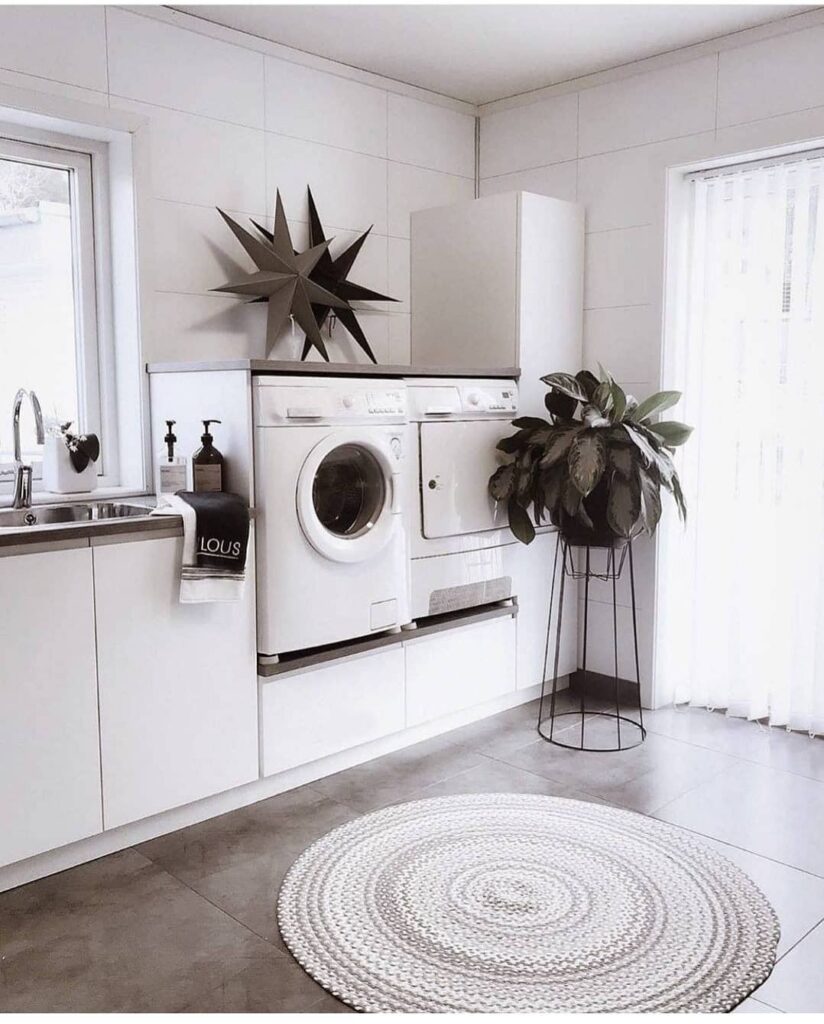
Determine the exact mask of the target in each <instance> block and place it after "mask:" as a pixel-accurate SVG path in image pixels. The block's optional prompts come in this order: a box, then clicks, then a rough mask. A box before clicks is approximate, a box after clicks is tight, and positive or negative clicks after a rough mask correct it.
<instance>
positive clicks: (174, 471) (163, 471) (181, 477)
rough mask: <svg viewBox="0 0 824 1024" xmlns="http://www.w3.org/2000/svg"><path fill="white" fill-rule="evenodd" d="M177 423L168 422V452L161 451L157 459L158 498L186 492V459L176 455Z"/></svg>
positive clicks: (164, 439) (173, 421)
mask: <svg viewBox="0 0 824 1024" xmlns="http://www.w3.org/2000/svg"><path fill="white" fill-rule="evenodd" d="M176 422H177V421H176V420H166V436H165V437H164V438H163V442H164V444H165V445H166V450H165V451H163V450H162V449H161V451H160V453H159V455H158V457H157V484H156V491H157V494H158V496H160V495H161V494H175V493H177V491H185V490H186V483H187V481H186V476H187V467H186V459H184V458H183V457H182V456H180V455H175V442H176V441H177V437H176V436H175V433H174V430H173V429H172V428H173V427H174V425H175V423H176Z"/></svg>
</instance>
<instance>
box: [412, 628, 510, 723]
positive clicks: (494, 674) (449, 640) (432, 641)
mask: <svg viewBox="0 0 824 1024" xmlns="http://www.w3.org/2000/svg"><path fill="white" fill-rule="evenodd" d="M514 689H515V619H514V618H504V619H493V620H492V621H490V622H482V623H479V624H478V625H475V626H466V627H465V628H464V629H454V630H448V631H445V632H443V633H438V634H436V635H434V636H432V637H427V638H425V639H422V640H415V641H412V642H410V643H408V644H407V645H406V724H407V726H412V725H420V724H421V723H422V722H428V721H430V720H431V719H433V718H440V717H441V716H443V715H448V714H451V713H452V712H454V711H461V710H462V709H464V708H470V707H474V706H475V705H476V704H483V703H484V702H485V701H488V700H492V699H493V698H494V697H498V696H500V695H501V694H503V693H508V692H510V691H511V690H514Z"/></svg>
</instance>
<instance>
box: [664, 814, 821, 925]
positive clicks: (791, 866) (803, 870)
mask: <svg viewBox="0 0 824 1024" xmlns="http://www.w3.org/2000/svg"><path fill="white" fill-rule="evenodd" d="M678 799H680V797H676V800H678ZM670 803H675V801H674V800H672V801H670ZM664 806H665V807H668V806H669V804H665V805H664ZM662 809H663V808H659V809H658V810H657V811H651V812H649V814H648V815H647V816H648V817H650V818H655V820H656V821H660V822H661V824H663V825H670V826H672V828H678V829H681V831H683V832H689V833H690V834H691V835H694V836H700V837H701V838H702V839H708V840H710V842H713V843H720V844H721V845H722V846H729V847H731V848H732V849H733V850H740V851H741V853H748V854H750V855H751V856H752V857H760V858H761V860H766V861H769V862H770V863H771V864H777V865H778V866H779V867H782V868H789V869H790V870H791V871H800V872H801V874H802V875H809V877H810V878H815V879H816V880H817V881H819V882H824V874H820V875H819V874H817V873H816V872H815V871H810V870H809V868H802V867H799V866H798V865H797V864H790V863H788V862H787V861H784V860H778V858H777V857H769V856H768V855H767V854H766V853H759V852H758V850H751V849H750V848H749V847H748V846H737V845H736V844H735V843H731V842H730V841H729V840H727V839H719V838H718V836H713V835H710V834H709V833H708V832H701V831H700V830H699V829H697V828H690V827H689V826H688V825H682V824H681V823H680V822H677V821H669V820H668V819H667V818H660V817H659V814H660V813H661V810H662ZM822 920H824V919H822ZM818 923H819V924H820V923H821V922H818ZM816 927H818V925H816Z"/></svg>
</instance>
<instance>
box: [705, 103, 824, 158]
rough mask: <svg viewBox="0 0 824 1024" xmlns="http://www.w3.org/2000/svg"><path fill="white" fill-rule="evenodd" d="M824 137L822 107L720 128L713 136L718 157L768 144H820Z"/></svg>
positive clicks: (732, 154) (823, 107) (761, 147)
mask: <svg viewBox="0 0 824 1024" xmlns="http://www.w3.org/2000/svg"><path fill="white" fill-rule="evenodd" d="M822 139H824V106H822V107H811V108H810V109H809V110H799V111H796V112H795V113H792V114H780V115H779V116H777V117H768V118H765V119H764V120H763V121H749V122H747V123H746V124H739V125H733V126H731V127H729V128H719V129H718V131H717V132H716V137H715V152H716V155H717V156H721V157H723V156H728V155H730V156H734V155H737V154H740V153H746V152H748V151H752V150H759V149H768V148H770V147H771V146H788V145H797V144H800V143H805V142H812V141H814V142H816V143H819V142H820V141H821V140H822Z"/></svg>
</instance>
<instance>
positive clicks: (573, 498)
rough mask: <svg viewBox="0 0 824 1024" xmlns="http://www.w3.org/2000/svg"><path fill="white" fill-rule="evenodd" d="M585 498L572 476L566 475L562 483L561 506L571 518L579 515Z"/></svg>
mask: <svg viewBox="0 0 824 1024" xmlns="http://www.w3.org/2000/svg"><path fill="white" fill-rule="evenodd" d="M583 500H584V497H583V495H582V494H581V492H580V491H579V490H578V488H577V487H576V486H575V484H574V483H573V482H572V480H571V479H570V477H566V478H565V479H564V481H563V483H562V484H561V506H562V508H563V510H564V512H566V514H567V515H568V516H569V517H570V518H571V519H574V518H575V516H577V515H578V509H580V507H581V502H582V501H583Z"/></svg>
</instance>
